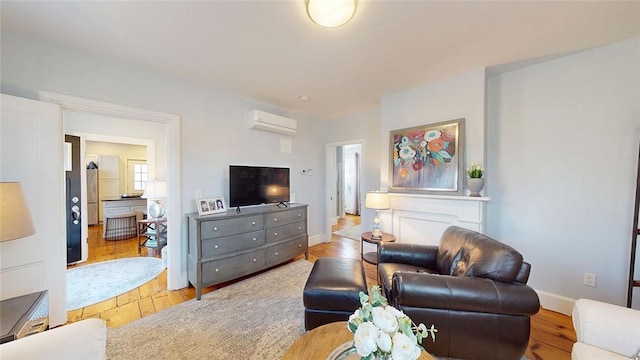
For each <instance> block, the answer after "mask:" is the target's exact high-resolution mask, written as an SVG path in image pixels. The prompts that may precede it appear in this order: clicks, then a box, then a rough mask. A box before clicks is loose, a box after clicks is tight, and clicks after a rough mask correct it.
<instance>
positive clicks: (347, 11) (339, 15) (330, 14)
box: [305, 0, 358, 28]
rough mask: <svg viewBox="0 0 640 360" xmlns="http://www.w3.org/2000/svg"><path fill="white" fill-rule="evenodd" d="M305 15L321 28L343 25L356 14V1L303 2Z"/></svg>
mask: <svg viewBox="0 0 640 360" xmlns="http://www.w3.org/2000/svg"><path fill="white" fill-rule="evenodd" d="M305 1H306V3H307V15H309V19H311V21H313V22H314V23H316V24H318V25H320V26H323V27H329V28H331V27H337V26H340V25H344V24H346V23H348V22H349V20H351V18H353V15H355V13H356V5H357V3H358V0H305Z"/></svg>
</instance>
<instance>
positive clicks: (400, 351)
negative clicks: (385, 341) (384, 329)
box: [391, 332, 420, 360]
mask: <svg viewBox="0 0 640 360" xmlns="http://www.w3.org/2000/svg"><path fill="white" fill-rule="evenodd" d="M391 357H392V358H393V360H416V359H417V358H419V357H420V348H419V347H418V344H416V341H415V339H414V340H412V339H411V338H409V337H408V336H406V335H404V334H402V333H399V332H398V333H396V334H395V335H393V349H392V350H391Z"/></svg>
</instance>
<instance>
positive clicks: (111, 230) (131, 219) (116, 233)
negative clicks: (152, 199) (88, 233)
mask: <svg viewBox="0 0 640 360" xmlns="http://www.w3.org/2000/svg"><path fill="white" fill-rule="evenodd" d="M136 216H137V214H136V212H135V211H130V212H124V213H116V214H104V228H103V230H102V237H103V238H104V239H105V240H122V239H129V238H132V237H134V236H136V235H137V234H138V225H137V221H136Z"/></svg>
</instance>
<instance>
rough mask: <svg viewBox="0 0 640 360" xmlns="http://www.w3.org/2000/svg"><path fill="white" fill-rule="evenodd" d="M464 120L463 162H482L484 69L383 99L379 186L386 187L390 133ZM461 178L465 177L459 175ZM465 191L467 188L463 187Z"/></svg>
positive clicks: (483, 145)
mask: <svg viewBox="0 0 640 360" xmlns="http://www.w3.org/2000/svg"><path fill="white" fill-rule="evenodd" d="M459 118H464V119H465V125H464V126H465V138H464V148H465V150H464V155H465V156H464V158H463V159H464V161H465V163H464V164H463V166H464V167H465V168H466V167H467V164H468V163H470V162H480V163H484V162H485V161H484V159H485V131H486V130H485V69H484V68H483V69H478V70H474V71H470V72H467V73H464V74H461V75H458V76H456V77H453V78H450V79H446V80H443V81H439V82H435V83H432V84H428V85H425V86H422V87H419V88H416V89H411V90H408V91H404V92H399V93H396V94H393V95H389V96H384V97H383V98H382V101H381V104H380V131H381V134H380V143H381V144H383V146H381V147H380V150H381V151H380V169H381V171H380V183H381V184H382V187H384V188H386V187H387V186H388V183H389V181H388V180H389V132H390V131H391V130H397V129H404V128H410V127H414V126H420V125H426V124H433V123H438V122H442V121H448V120H454V119H459ZM461 175H462V176H464V174H461ZM463 187H465V188H466V186H463Z"/></svg>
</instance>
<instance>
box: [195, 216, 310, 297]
mask: <svg viewBox="0 0 640 360" xmlns="http://www.w3.org/2000/svg"><path fill="white" fill-rule="evenodd" d="M307 206H308V205H306V204H289V207H286V208H279V207H277V206H276V205H261V206H255V207H247V208H242V209H241V212H240V213H237V212H236V211H235V210H229V211H228V212H227V213H224V214H214V215H206V216H200V215H198V214H197V213H191V214H187V218H188V221H189V228H188V239H189V240H188V241H189V243H188V261H187V277H188V278H189V282H190V283H191V285H193V286H194V287H195V288H196V298H197V299H198V300H200V296H201V295H202V288H203V287H207V286H211V285H215V284H219V283H222V282H225V281H229V280H233V279H235V278H238V277H241V276H244V275H249V274H252V273H255V272H258V271H260V270H263V269H266V268H268V267H271V266H274V265H277V264H280V263H282V262H285V261H287V260H289V259H291V258H293V257H296V256H298V255H300V254H305V258H308V248H309V236H308V234H307Z"/></svg>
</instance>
